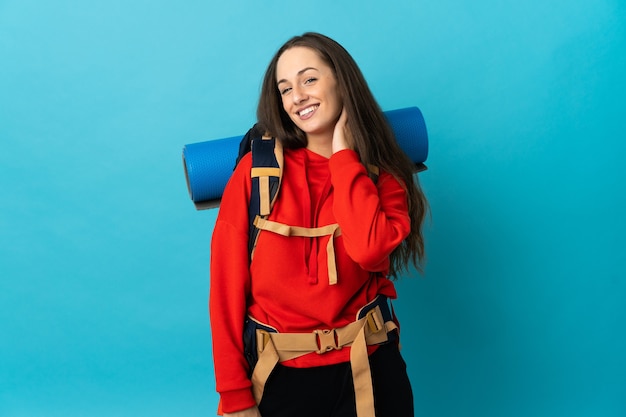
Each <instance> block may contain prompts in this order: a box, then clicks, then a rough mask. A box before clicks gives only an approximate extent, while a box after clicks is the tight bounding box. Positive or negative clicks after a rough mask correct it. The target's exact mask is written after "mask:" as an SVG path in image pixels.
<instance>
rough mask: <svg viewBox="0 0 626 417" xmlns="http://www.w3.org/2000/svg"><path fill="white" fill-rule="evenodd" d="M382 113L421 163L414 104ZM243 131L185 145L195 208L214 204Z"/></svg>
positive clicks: (422, 132) (422, 138) (424, 139)
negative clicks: (230, 135)
mask: <svg viewBox="0 0 626 417" xmlns="http://www.w3.org/2000/svg"><path fill="white" fill-rule="evenodd" d="M385 116H386V117H387V120H388V121H389V124H390V125H391V128H392V129H393V132H394V134H395V136H396V140H397V141H398V144H399V145H400V147H401V148H402V149H403V150H404V152H405V153H406V154H407V155H408V156H409V158H410V159H411V160H412V161H413V162H414V163H415V164H416V165H419V164H423V163H424V162H425V161H426V158H427V157H428V133H427V131H426V123H425V122H424V117H423V116H422V112H421V111H420V110H419V109H418V108H417V107H407V108H403V109H397V110H390V111H386V112H385ZM242 138H243V135H240V136H232V137H229V138H224V139H217V140H210V141H206V142H198V143H192V144H188V145H185V146H184V148H183V165H184V168H185V177H186V179H187V187H188V189H189V195H190V197H191V200H192V201H193V202H194V204H195V205H196V208H198V209H202V208H209V207H215V206H217V205H218V204H219V200H220V198H221V197H222V193H223V192H224V187H226V183H227V182H228V179H229V178H230V176H231V174H232V172H233V168H234V166H235V160H236V158H237V154H238V152H239V142H240V141H241V139H242Z"/></svg>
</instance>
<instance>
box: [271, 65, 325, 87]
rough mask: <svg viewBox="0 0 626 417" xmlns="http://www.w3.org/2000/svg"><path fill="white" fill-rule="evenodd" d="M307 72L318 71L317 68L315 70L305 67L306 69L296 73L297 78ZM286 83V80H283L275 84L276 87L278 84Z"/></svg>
mask: <svg viewBox="0 0 626 417" xmlns="http://www.w3.org/2000/svg"><path fill="white" fill-rule="evenodd" d="M308 70H315V71H319V70H318V69H317V68H315V67H306V68H302V69H301V70H300V71H298V76H300V75H302V74H304V73H305V72H307V71H308ZM286 82H287V80H285V79H284V78H283V79H282V80H280V81H278V82H277V83H276V85H278V84H280V83H286Z"/></svg>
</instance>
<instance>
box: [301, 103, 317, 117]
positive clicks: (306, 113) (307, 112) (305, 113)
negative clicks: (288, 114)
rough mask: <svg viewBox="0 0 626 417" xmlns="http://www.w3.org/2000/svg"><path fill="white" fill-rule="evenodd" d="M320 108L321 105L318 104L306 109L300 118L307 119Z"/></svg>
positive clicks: (302, 111)
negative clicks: (306, 117)
mask: <svg viewBox="0 0 626 417" xmlns="http://www.w3.org/2000/svg"><path fill="white" fill-rule="evenodd" d="M319 106H320V105H319V104H316V105H314V106H310V107H307V108H306V109H304V110H301V111H299V112H298V116H300V117H305V116H307V115H309V114H311V113H313V112H314V111H315V110H317V109H318V107H319Z"/></svg>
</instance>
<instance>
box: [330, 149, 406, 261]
mask: <svg viewBox="0 0 626 417" xmlns="http://www.w3.org/2000/svg"><path fill="white" fill-rule="evenodd" d="M330 172H331V182H332V185H333V188H334V202H333V212H334V214H335V218H336V219H337V223H338V224H339V226H340V227H341V235H342V237H343V242H344V246H345V248H346V252H347V253H348V255H349V256H350V257H351V258H352V260H354V261H355V262H357V263H358V264H359V265H360V266H361V267H362V268H363V269H365V270H368V271H376V272H377V271H386V270H388V269H389V255H390V254H391V252H392V251H393V250H394V249H395V248H396V247H398V245H400V243H402V241H403V240H404V239H405V238H406V237H407V236H408V234H409V231H410V227H411V222H410V218H409V213H408V202H407V196H406V191H405V188H404V187H403V186H402V184H400V182H398V180H397V179H395V178H394V177H393V176H392V175H390V174H388V173H385V172H381V173H380V176H379V178H378V181H377V182H376V184H375V183H374V182H373V181H372V180H371V179H370V178H369V177H368V175H367V170H366V169H365V167H364V166H363V164H361V162H360V160H359V157H358V155H357V153H356V152H354V151H352V150H348V149H346V150H343V151H340V152H337V153H335V154H333V155H332V157H331V158H330Z"/></svg>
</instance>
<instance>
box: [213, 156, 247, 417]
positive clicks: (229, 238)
mask: <svg viewBox="0 0 626 417" xmlns="http://www.w3.org/2000/svg"><path fill="white" fill-rule="evenodd" d="M249 183H250V158H247V159H244V160H242V161H241V162H240V163H239V166H238V167H237V169H236V170H235V172H234V173H233V176H232V177H231V179H230V180H229V182H228V184H227V186H226V189H225V190H224V195H223V197H222V202H221V205H220V211H219V213H218V216H217V221H216V224H215V229H214V231H213V237H212V240H211V288H210V296H209V312H210V320H211V332H212V341H213V360H214V364H215V378H216V387H217V391H218V392H219V393H220V396H221V403H222V409H223V411H224V412H226V413H229V412H236V411H241V410H244V409H247V408H250V407H253V406H256V403H255V401H254V397H253V396H252V391H251V388H250V387H251V385H252V384H251V382H250V380H249V378H248V375H247V372H248V365H247V362H246V360H245V357H244V354H243V336H242V335H243V323H244V318H245V315H246V310H247V305H246V300H247V298H248V295H249V293H250V274H249V268H248V214H247V213H248V212H247V209H248V198H249V197H248V196H249V195H250V191H249V187H250V186H249Z"/></svg>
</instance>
